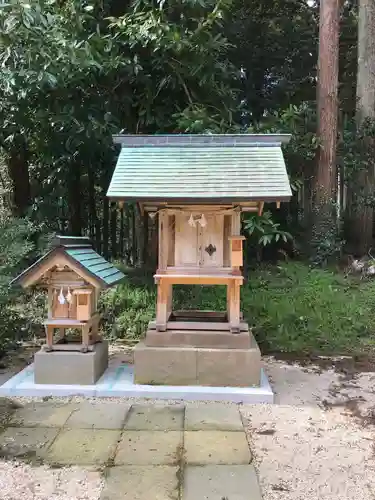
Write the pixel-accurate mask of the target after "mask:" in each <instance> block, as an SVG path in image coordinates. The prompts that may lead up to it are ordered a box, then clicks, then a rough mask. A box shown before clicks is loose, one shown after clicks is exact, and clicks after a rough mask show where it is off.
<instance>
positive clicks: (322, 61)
mask: <svg viewBox="0 0 375 500" xmlns="http://www.w3.org/2000/svg"><path fill="white" fill-rule="evenodd" d="M339 19H340V0H321V2H320V23H319V56H318V82H317V111H318V117H317V119H318V130H317V136H318V141H319V145H320V147H319V148H318V150H317V166H316V176H315V179H314V181H315V182H314V188H313V189H314V193H313V194H314V200H313V203H314V207H313V216H314V221H313V241H312V243H313V245H314V246H315V247H317V246H318V247H319V246H320V245H321V243H322V241H327V243H328V244H330V243H329V240H330V239H331V237H332V236H333V237H334V235H335V227H336V211H335V207H334V203H335V196H336V149H337V114H338V99H337V96H338V70H339ZM327 243H326V244H327Z"/></svg>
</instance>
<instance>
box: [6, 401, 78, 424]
mask: <svg viewBox="0 0 375 500" xmlns="http://www.w3.org/2000/svg"><path fill="white" fill-rule="evenodd" d="M75 407H76V406H75V405H74V404H72V403H65V404H64V403H60V402H59V403H53V402H46V403H28V404H26V405H25V406H23V407H22V408H19V409H18V410H16V411H15V413H14V414H13V418H12V421H11V425H15V426H21V425H23V426H25V427H38V426H39V427H61V426H63V425H64V424H65V422H66V421H67V419H68V418H69V416H70V415H71V413H72V411H73V410H74V409H75Z"/></svg>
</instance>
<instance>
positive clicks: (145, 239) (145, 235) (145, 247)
mask: <svg viewBox="0 0 375 500" xmlns="http://www.w3.org/2000/svg"><path fill="white" fill-rule="evenodd" d="M142 218H143V245H142V247H143V248H142V265H143V266H147V264H148V263H149V262H148V256H149V251H150V246H149V241H148V236H149V234H148V218H149V216H148V213H147V212H145V213H144V214H143V217H142Z"/></svg>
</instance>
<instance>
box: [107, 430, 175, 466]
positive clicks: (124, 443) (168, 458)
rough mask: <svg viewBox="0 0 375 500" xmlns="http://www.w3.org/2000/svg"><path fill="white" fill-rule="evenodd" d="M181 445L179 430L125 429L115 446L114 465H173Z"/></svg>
mask: <svg viewBox="0 0 375 500" xmlns="http://www.w3.org/2000/svg"><path fill="white" fill-rule="evenodd" d="M181 446H182V432H179V431H168V432H162V431H125V432H124V433H123V435H122V438H121V441H120V443H119V446H118V448H117V454H116V457H115V464H116V465H123V464H126V465H173V464H176V463H177V462H178V458H179V453H180V452H181Z"/></svg>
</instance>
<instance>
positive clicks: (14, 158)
mask: <svg viewBox="0 0 375 500" xmlns="http://www.w3.org/2000/svg"><path fill="white" fill-rule="evenodd" d="M8 174H9V178H10V180H11V182H12V189H13V192H12V207H11V208H12V213H13V215H14V216H16V217H23V216H24V215H26V212H27V209H28V208H29V207H30V205H31V189H30V174H29V164H28V154H27V150H26V146H25V145H21V146H19V147H17V148H15V149H13V150H12V151H11V152H10V156H9V159H8Z"/></svg>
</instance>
